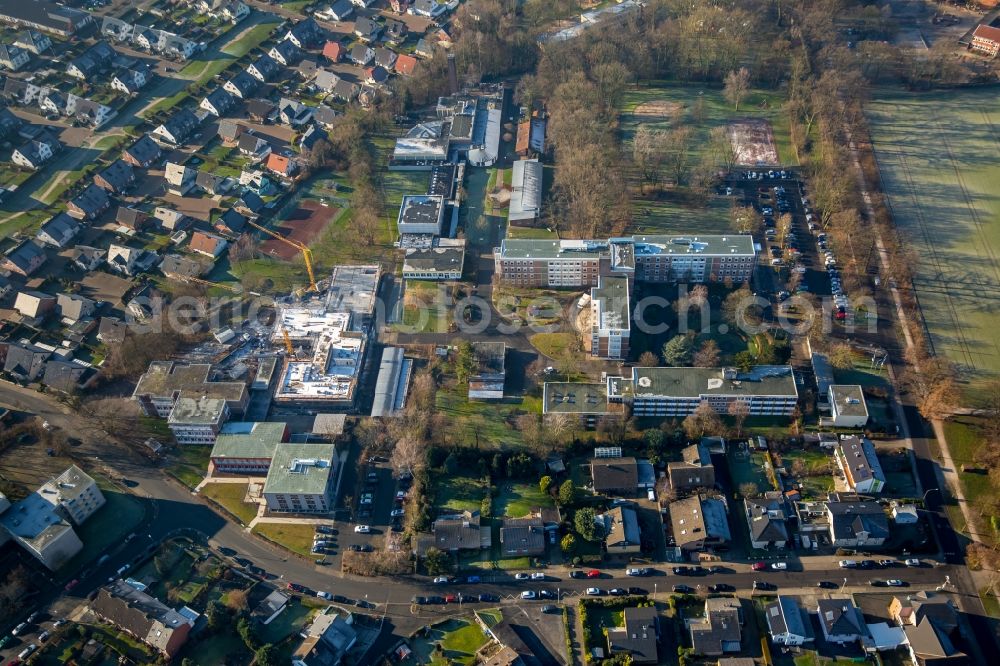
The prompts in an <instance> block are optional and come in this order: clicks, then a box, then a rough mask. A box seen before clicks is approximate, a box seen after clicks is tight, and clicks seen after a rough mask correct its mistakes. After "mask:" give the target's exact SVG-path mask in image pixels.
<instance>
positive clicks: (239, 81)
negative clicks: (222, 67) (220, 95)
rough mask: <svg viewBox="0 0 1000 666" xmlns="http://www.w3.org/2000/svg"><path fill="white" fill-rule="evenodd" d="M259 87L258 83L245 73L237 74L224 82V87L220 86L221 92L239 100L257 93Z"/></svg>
mask: <svg viewBox="0 0 1000 666" xmlns="http://www.w3.org/2000/svg"><path fill="white" fill-rule="evenodd" d="M259 87H260V81H258V80H257V79H256V78H254V77H253V76H251V75H250V74H249V73H247V72H239V73H238V74H237V75H236V76H234V77H233V78H231V79H229V80H228V81H226V85H224V86H222V88H223V90H225V91H226V92H227V93H229V94H230V95H232V96H233V97H238V98H239V99H249V98H250V96H251V95H253V94H254V93H255V92H257V88H259Z"/></svg>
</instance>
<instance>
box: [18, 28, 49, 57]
mask: <svg viewBox="0 0 1000 666" xmlns="http://www.w3.org/2000/svg"><path fill="white" fill-rule="evenodd" d="M14 44H15V45H17V46H20V47H21V48H22V49H24V50H26V51H30V52H31V53H34V54H35V55H42V54H43V53H45V52H46V51H48V50H49V49H51V48H52V39H51V38H49V36H48V35H46V34H45V33H44V32H39V31H37V30H25V31H23V32H20V33H18V35H17V39H15V40H14Z"/></svg>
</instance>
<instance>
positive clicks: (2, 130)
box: [0, 106, 24, 141]
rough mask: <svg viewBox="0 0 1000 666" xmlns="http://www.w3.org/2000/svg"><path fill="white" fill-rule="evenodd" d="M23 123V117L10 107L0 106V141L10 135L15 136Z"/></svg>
mask: <svg viewBox="0 0 1000 666" xmlns="http://www.w3.org/2000/svg"><path fill="white" fill-rule="evenodd" d="M23 124H24V123H22V122H21V119H20V118H18V117H17V116H15V115H14V114H13V113H12V112H11V110H10V109H8V108H7V107H5V106H0V141H5V140H7V138H8V137H13V136H14V135H15V134H17V133H18V132H20V130H21V126H22V125H23Z"/></svg>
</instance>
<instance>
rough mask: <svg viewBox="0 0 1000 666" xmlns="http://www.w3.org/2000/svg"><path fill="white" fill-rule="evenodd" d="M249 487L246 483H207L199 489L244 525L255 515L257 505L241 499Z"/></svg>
mask: <svg viewBox="0 0 1000 666" xmlns="http://www.w3.org/2000/svg"><path fill="white" fill-rule="evenodd" d="M249 487H250V486H249V484H246V483H209V484H206V485H205V487H204V488H202V489H201V494H202V495H204V496H205V497H207V498H209V499H211V500H213V501H215V502H216V503H218V504H220V505H221V506H222V507H223V508H224V509H225V510H226V511H228V512H229V513H231V514H233V515H234V516H236V517H237V518H239V520H240V522H241V523H243V524H244V525H246V524H248V523H249V522H250V521H251V520H253V519H254V518H256V517H257V507H258V505H257V504H251V503H247V502H244V501H243V498H244V497H246V494H247V489H248V488H249Z"/></svg>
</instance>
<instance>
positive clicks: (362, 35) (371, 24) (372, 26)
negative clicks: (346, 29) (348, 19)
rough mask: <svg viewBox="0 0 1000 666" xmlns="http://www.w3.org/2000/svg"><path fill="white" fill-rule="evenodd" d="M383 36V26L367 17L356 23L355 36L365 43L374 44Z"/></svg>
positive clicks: (360, 17)
mask: <svg viewBox="0 0 1000 666" xmlns="http://www.w3.org/2000/svg"><path fill="white" fill-rule="evenodd" d="M381 35H382V25H381V24H379V23H378V21H375V20H374V19H370V18H368V17H367V16H359V17H358V18H357V19H356V20H355V21H354V36H355V37H357V38H358V39H360V40H361V41H363V42H374V41H375V40H377V39H378V38H379V37H380V36H381Z"/></svg>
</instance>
